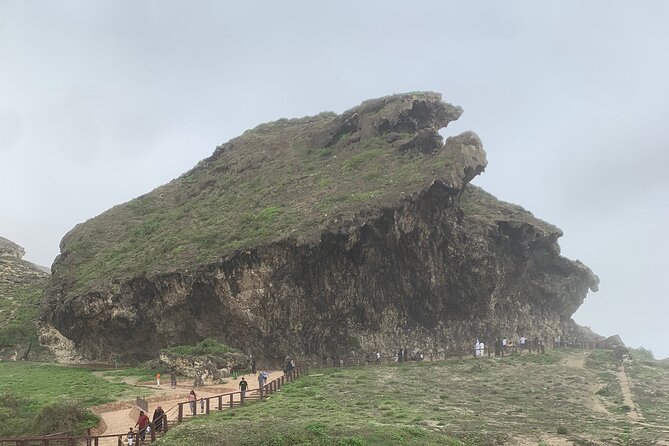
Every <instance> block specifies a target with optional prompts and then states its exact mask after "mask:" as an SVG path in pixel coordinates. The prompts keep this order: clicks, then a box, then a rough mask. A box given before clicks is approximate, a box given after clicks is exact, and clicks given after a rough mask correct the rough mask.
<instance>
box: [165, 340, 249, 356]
mask: <svg viewBox="0 0 669 446" xmlns="http://www.w3.org/2000/svg"><path fill="white" fill-rule="evenodd" d="M167 350H168V351H170V352H172V353H176V354H177V355H186V356H202V355H221V354H224V353H234V352H236V351H237V350H235V349H234V348H232V347H228V346H227V345H225V344H223V343H222V342H219V341H217V340H216V339H205V340H204V341H201V342H198V343H197V344H195V345H177V346H175V347H170V348H168V349H167Z"/></svg>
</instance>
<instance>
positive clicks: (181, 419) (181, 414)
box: [177, 403, 184, 423]
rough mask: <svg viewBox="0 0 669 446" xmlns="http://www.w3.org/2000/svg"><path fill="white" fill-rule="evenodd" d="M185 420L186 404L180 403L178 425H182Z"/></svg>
mask: <svg viewBox="0 0 669 446" xmlns="http://www.w3.org/2000/svg"><path fill="white" fill-rule="evenodd" d="M183 420H184V403H179V413H178V415H177V423H181V422H182V421H183Z"/></svg>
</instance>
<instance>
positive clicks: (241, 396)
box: [239, 392, 246, 406]
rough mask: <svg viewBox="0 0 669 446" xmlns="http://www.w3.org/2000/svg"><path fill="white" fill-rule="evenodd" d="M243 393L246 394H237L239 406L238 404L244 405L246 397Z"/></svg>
mask: <svg viewBox="0 0 669 446" xmlns="http://www.w3.org/2000/svg"><path fill="white" fill-rule="evenodd" d="M245 393H246V392H239V404H240V405H241V406H243V405H244V400H245V399H246V395H245Z"/></svg>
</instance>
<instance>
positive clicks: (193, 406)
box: [188, 390, 197, 415]
mask: <svg viewBox="0 0 669 446" xmlns="http://www.w3.org/2000/svg"><path fill="white" fill-rule="evenodd" d="M188 403H189V404H190V413H191V415H195V413H196V411H197V395H195V390H191V391H190V393H189V394H188Z"/></svg>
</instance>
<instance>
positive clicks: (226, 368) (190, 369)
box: [160, 350, 251, 387]
mask: <svg viewBox="0 0 669 446" xmlns="http://www.w3.org/2000/svg"><path fill="white" fill-rule="evenodd" d="M160 363H161V364H162V365H163V366H165V367H167V368H168V369H170V370H174V371H175V372H176V374H177V375H179V376H187V377H189V378H193V380H194V383H197V384H199V385H202V383H206V382H214V383H219V382H221V381H222V380H223V379H224V378H226V377H229V376H230V374H231V373H232V372H234V371H236V370H246V369H250V368H251V361H250V360H249V357H248V356H247V355H245V354H243V353H225V354H220V355H200V356H189V355H179V354H176V353H172V352H170V351H168V350H161V351H160ZM195 387H198V386H195Z"/></svg>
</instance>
